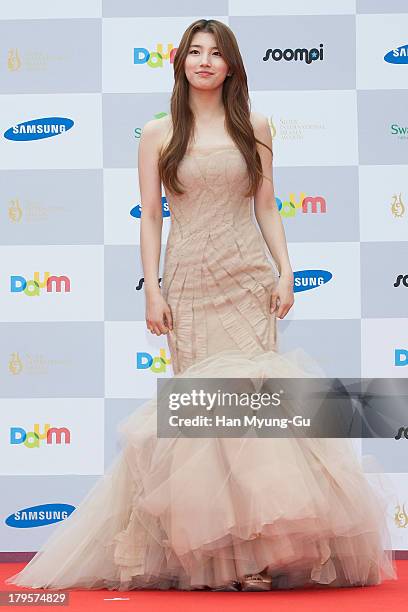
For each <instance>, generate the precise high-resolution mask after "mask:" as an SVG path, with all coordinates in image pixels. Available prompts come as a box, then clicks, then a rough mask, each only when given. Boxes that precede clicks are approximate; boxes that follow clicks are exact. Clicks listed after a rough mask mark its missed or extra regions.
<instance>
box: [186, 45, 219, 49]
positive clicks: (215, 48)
mask: <svg viewBox="0 0 408 612" xmlns="http://www.w3.org/2000/svg"><path fill="white" fill-rule="evenodd" d="M190 47H202V45H190ZM210 49H218V47H217V45H216V46H215V47H210Z"/></svg>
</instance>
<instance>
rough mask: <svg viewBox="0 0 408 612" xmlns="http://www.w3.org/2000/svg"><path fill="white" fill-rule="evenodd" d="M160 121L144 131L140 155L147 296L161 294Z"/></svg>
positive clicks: (150, 123) (142, 243)
mask: <svg viewBox="0 0 408 612" xmlns="http://www.w3.org/2000/svg"><path fill="white" fill-rule="evenodd" d="M160 133H161V130H160V127H159V126H158V120H157V119H153V120H152V121H148V122H147V123H146V124H145V126H144V127H143V130H142V134H141V138H140V142H139V155H138V170H139V186H140V198H141V202H142V215H141V219H140V252H141V258H142V265H143V275H144V289H145V293H146V295H154V294H156V293H160V287H159V284H158V277H159V265H160V251H161V239H162V226H163V213H162V204H161V182H160V177H159V171H158V165H157V164H158V155H159V146H160Z"/></svg>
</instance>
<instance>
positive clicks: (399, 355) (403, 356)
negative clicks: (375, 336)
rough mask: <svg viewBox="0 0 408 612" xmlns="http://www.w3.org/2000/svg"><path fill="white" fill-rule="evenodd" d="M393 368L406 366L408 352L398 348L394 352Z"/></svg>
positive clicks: (407, 363) (407, 364)
mask: <svg viewBox="0 0 408 612" xmlns="http://www.w3.org/2000/svg"><path fill="white" fill-rule="evenodd" d="M394 365H395V366H408V351H407V349H403V348H399V349H395V352H394Z"/></svg>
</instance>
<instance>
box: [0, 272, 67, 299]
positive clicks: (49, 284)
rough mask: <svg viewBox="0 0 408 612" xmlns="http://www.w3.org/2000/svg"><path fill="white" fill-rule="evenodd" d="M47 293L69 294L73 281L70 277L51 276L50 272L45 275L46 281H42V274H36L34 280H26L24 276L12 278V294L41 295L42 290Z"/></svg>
mask: <svg viewBox="0 0 408 612" xmlns="http://www.w3.org/2000/svg"><path fill="white" fill-rule="evenodd" d="M43 289H44V290H45V291H46V292H47V293H55V292H56V293H61V292H62V290H63V292H64V293H69V292H70V291H71V280H70V278H69V277H68V276H54V275H53V276H51V275H50V273H49V272H45V273H44V280H43V281H40V273H39V272H34V279H32V280H30V279H26V278H24V276H17V275H12V276H10V291H11V293H24V294H25V295H28V296H36V295H40V293H41V291H42V290H43Z"/></svg>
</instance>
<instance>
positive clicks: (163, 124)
mask: <svg viewBox="0 0 408 612" xmlns="http://www.w3.org/2000/svg"><path fill="white" fill-rule="evenodd" d="M170 130H171V115H163V117H159V118H158V119H150V121H147V122H146V123H145V124H144V126H143V129H142V134H144V135H145V136H147V137H148V138H149V140H152V141H154V144H155V146H156V147H157V150H160V149H161V148H162V147H163V145H164V143H165V141H166V140H167V137H168V134H169V132H170Z"/></svg>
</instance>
